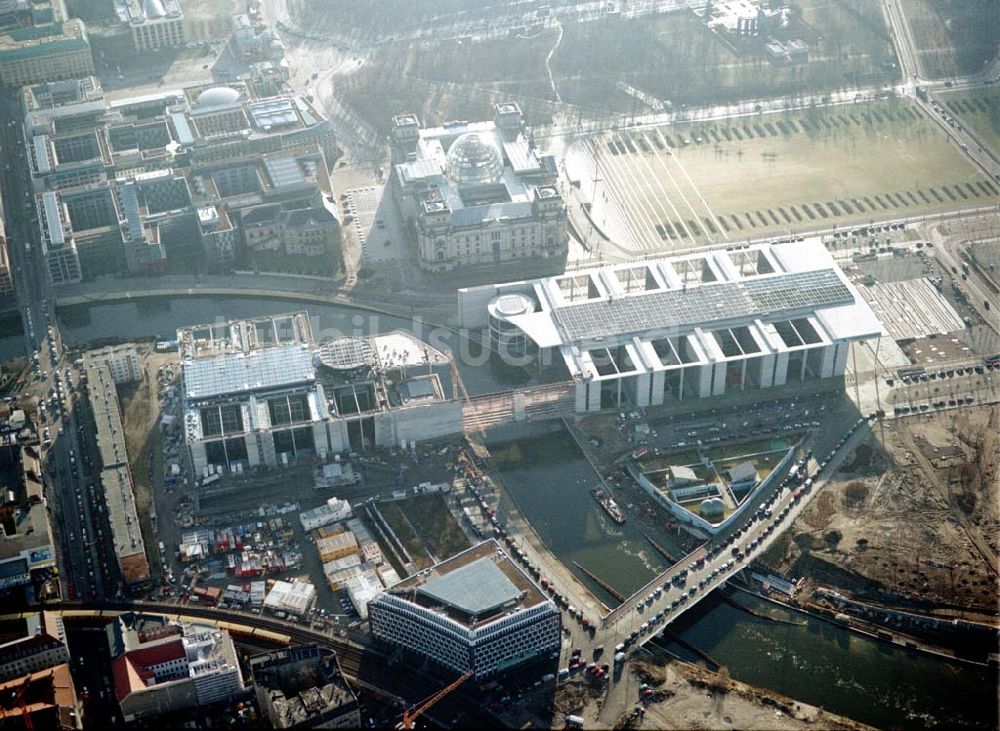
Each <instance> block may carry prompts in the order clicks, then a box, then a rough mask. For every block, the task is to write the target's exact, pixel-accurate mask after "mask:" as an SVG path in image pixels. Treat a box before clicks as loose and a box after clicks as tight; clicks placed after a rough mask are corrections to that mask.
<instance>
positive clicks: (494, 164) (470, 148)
mask: <svg viewBox="0 0 1000 731" xmlns="http://www.w3.org/2000/svg"><path fill="white" fill-rule="evenodd" d="M447 171H448V177H449V178H450V179H451V181H452V182H453V183H455V184H456V185H458V186H459V187H461V186H466V185H492V184H494V183H498V182H500V176H501V175H502V174H503V154H502V153H501V152H500V148H499V147H497V143H496V142H494V141H493V139H492V137H491V136H489V135H483V134H480V133H479V132H466V133H465V134H464V135H462V136H461V137H459V138H458V139H457V140H455V141H454V142H452V143H451V147H450V148H449V149H448V161H447Z"/></svg>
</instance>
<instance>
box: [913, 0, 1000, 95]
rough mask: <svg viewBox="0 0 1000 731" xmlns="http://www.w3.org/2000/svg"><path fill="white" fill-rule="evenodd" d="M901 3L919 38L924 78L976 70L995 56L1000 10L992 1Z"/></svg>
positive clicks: (999, 28)
mask: <svg viewBox="0 0 1000 731" xmlns="http://www.w3.org/2000/svg"><path fill="white" fill-rule="evenodd" d="M900 5H901V7H902V8H903V12H904V13H905V14H906V20H907V22H908V23H909V25H910V31H911V33H912V35H913V37H914V38H915V39H917V41H918V46H919V48H918V50H917V55H918V58H919V63H920V72H921V76H922V77H923V78H928V79H943V78H947V77H949V76H959V75H964V74H974V73H978V72H980V71H982V70H983V68H984V67H985V66H986V64H988V63H989V62H990V61H992V60H993V57H994V56H995V55H996V52H997V39H998V38H1000V12H997V4H996V2H995V1H994V0H903V2H902V3H900Z"/></svg>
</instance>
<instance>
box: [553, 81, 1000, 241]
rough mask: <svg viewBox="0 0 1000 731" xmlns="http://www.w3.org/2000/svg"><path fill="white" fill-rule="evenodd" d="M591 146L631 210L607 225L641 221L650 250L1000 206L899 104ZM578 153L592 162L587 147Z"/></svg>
mask: <svg viewBox="0 0 1000 731" xmlns="http://www.w3.org/2000/svg"><path fill="white" fill-rule="evenodd" d="M591 145H592V149H593V153H592V154H593V155H594V156H596V158H597V161H598V170H599V172H600V175H601V176H602V178H603V179H604V180H605V181H606V184H607V185H609V187H612V188H613V189H614V193H615V197H616V198H617V199H618V200H619V201H620V202H621V207H622V208H623V209H624V212H625V213H624V216H623V215H622V214H621V213H620V212H619V211H618V210H617V209H616V208H614V207H610V208H609V209H608V210H606V211H602V212H601V213H598V214H596V215H598V217H599V218H601V217H604V220H606V221H609V222H610V224H609V225H610V227H611V229H612V230H620V229H621V227H622V225H623V224H621V223H615V221H619V222H620V221H622V220H623V219H628V220H630V221H631V222H632V223H631V230H632V231H633V232H634V233H633V235H632V238H633V239H634V240H635V241H637V242H638V244H637V245H638V246H639V248H644V249H647V250H648V249H655V248H665V249H669V248H686V247H688V246H691V245H692V244H700V243H704V242H705V241H706V240H707V239H708V235H709V234H711V235H712V236H713V237H714V238H715V240H719V239H720V238H721V233H724V234H725V236H726V237H728V238H730V239H732V240H739V239H741V238H747V237H758V236H762V235H769V234H771V235H774V234H779V233H787V232H789V231H790V230H796V229H797V230H802V229H806V228H816V227H820V226H822V227H829V226H852V225H858V224H862V223H868V222H870V221H872V220H881V219H887V218H893V217H898V216H901V215H912V214H913V213H915V212H920V213H931V212H936V211H944V210H949V209H955V208H960V207H973V206H982V205H988V204H992V203H995V202H996V201H997V200H998V197H1000V191H998V189H997V186H996V184H995V183H994V182H992V181H990V180H988V179H987V178H986V176H985V175H984V174H982V173H981V172H979V171H978V170H977V169H976V168H975V167H974V166H973V165H972V164H971V163H970V162H969V160H968V159H967V158H966V157H965V156H964V155H963V154H962V153H961V151H959V150H958V149H957V148H956V147H955V146H954V145H953V144H952V143H951V142H950V140H949V139H948V138H947V136H946V135H945V134H944V132H943V131H942V130H941V129H940V128H939V127H938V126H937V125H936V124H935V123H934V122H933V121H931V120H929V119H927V118H926V117H924V116H923V115H922V114H921V113H920V112H918V111H917V110H916V108H915V107H914V106H913V105H911V104H909V103H908V102H906V101H904V100H900V99H888V100H882V101H874V102H868V101H866V102H859V103H856V104H850V105H843V106H837V107H817V108H814V109H811V110H806V111H802V112H796V113H789V114H774V115H755V116H753V117H745V118H736V119H730V120H725V121H722V122H712V123H707V124H699V123H695V124H692V123H686V124H679V125H670V126H664V127H661V128H658V129H652V130H629V131H624V132H609V133H605V134H604V135H602V136H600V137H599V138H597V139H596V140H592V141H591ZM571 154H588V153H582V152H580V148H579V147H577V148H574V152H573V153H571ZM591 169H592V168H591ZM702 201H704V202H702ZM709 209H710V211H711V214H710V213H709ZM712 214H714V218H712ZM718 229H722V231H721V232H719V231H718Z"/></svg>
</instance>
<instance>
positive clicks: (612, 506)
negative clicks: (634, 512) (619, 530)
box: [590, 488, 625, 525]
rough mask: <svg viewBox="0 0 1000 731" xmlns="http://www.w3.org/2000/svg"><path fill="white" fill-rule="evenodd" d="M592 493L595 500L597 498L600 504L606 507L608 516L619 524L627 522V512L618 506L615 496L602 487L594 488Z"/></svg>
mask: <svg viewBox="0 0 1000 731" xmlns="http://www.w3.org/2000/svg"><path fill="white" fill-rule="evenodd" d="M590 494H591V495H593V496H594V500H596V501H597V502H598V504H599V505H600V506H601V507H602V508H604V512H605V513H607V514H608V517H609V518H611V520H613V521H614V522H615V523H617V524H618V525H623V524H624V523H625V513H623V512H622V509H621V508H619V507H618V503H616V502H615V500H614V498H613V497H611V496H610V495H608V494H607V493H606V492H604V490H601V489H600V488H598V489H597V490H592V491H591V493H590Z"/></svg>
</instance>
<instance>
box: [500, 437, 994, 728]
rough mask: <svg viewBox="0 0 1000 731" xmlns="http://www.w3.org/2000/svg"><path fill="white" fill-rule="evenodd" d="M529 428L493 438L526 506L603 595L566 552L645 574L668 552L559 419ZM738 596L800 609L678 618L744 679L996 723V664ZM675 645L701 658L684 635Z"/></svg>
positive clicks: (914, 716)
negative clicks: (965, 661) (618, 512)
mask: <svg viewBox="0 0 1000 731" xmlns="http://www.w3.org/2000/svg"><path fill="white" fill-rule="evenodd" d="M532 429H533V432H532V434H531V435H530V436H526V437H522V438H514V439H509V438H498V439H495V440H494V443H491V445H490V451H491V452H492V454H493V456H494V458H495V460H496V461H497V464H498V467H499V469H500V473H501V476H502V479H503V482H504V484H505V486H506V488H507V490H508V491H509V492H510V494H511V495H512V497H513V499H514V501H515V502H516V504H517V507H518V508H519V510H520V512H521V513H522V514H523V515H524V516H525V517H527V518H528V520H529V521H530V522H531V523H532V525H533V526H534V527H535V530H536V531H537V532H538V534H539V536H540V537H541V539H542V540H543V541H544V542H545V544H546V546H548V548H549V549H550V550H551V551H552V552H553V553H554V554H556V555H557V556H558V557H559V558H560V559H561V560H562V561H564V562H566V563H567V565H568V566H570V568H571V570H573V571H574V572H576V573H577V575H578V576H581V577H582V578H581V580H582V581H583V582H584V583H585V584H586V585H587V586H589V587H591V588H593V589H594V593H595V594H596V595H597V596H598V597H600V598H601V599H604V600H607V594H606V593H605V592H604V591H602V590H601V589H600V588H597V587H594V585H593V583H592V582H591V581H590V580H589V579H587V578H586V577H585V576H582V574H581V573H580V572H579V571H578V570H577V569H575V568H574V567H572V565H571V564H569V563H568V562H569V561H577V562H579V563H580V564H581V565H583V566H585V567H586V568H587V569H588V570H590V571H591V572H593V573H594V574H596V575H597V576H599V577H601V578H602V579H604V580H605V581H607V582H608V583H609V584H611V585H612V586H614V587H615V588H617V589H618V590H619V591H621V592H622V593H624V594H626V595H627V594H630V593H632V592H633V591H634V590H636V589H638V588H639V587H641V586H643V585H644V584H645V583H646V582H648V581H649V580H650V579H651V578H653V576H654V574H655V573H659V572H660V571H661V570H662V568H663V567H664V566H665V565H666V562H665V561H664V560H663V559H661V558H660V556H659V554H657V553H656V552H655V551H653V550H652V549H651V548H650V547H649V546H648V543H647V541H646V540H645V538H644V537H643V535H642V533H641V532H640V531H639V530H638V529H637V528H635V527H634V526H633V522H634V521H632V520H631V519H630V520H629V522H627V523H626V524H625V525H624V526H621V527H618V526H614V525H613V524H612V523H611V522H610V521H609V520H607V519H606V518H605V516H604V514H603V512H602V511H601V509H600V507H599V506H598V505H597V503H595V502H594V500H593V498H592V497H591V496H590V494H589V490H590V488H592V487H593V486H595V485H597V484H598V480H597V477H596V476H595V475H594V473H593V470H592V469H591V467H590V464H589V463H588V462H587V461H586V459H585V458H584V457H583V455H582V454H581V453H580V450H579V449H578V447H577V446H576V444H575V443H574V442H573V441H572V439H571V438H570V437H569V436H568V435H567V434H566V433H565V431H564V430H553V429H546V430H545V431H541V430H540V429H539V428H538V427H537V426H534V427H532ZM510 433H511V430H509V429H508V430H506V434H505V435H504V437H509V436H510ZM667 548H668V550H671V548H672V547H671V546H667ZM735 598H736V600H737V601H738V602H739V603H741V604H744V605H746V606H749V607H751V608H753V609H755V610H757V611H758V612H762V613H771V614H774V615H775V616H782V617H786V618H789V619H794V620H796V621H803V620H804V621H805V625H804V626H791V625H787V624H778V623H775V622H770V621H768V620H766V619H760V618H758V617H755V616H753V615H751V614H749V613H747V612H743V611H740V610H739V609H737V608H735V607H733V606H731V605H729V604H726V603H724V602H722V601H719V600H716V599H715V598H714V597H713V598H711V599H707V600H705V601H703V602H702V603H701V604H699V605H698V606H697V607H696V608H695V609H692V610H691V611H689V612H688V613H687V614H686V615H684V617H682V618H681V620H679V621H678V622H677V623H675V625H674V626H673V627H672V629H673V630H674V631H675V632H677V633H678V634H679V636H680V637H682V638H683V639H684V640H685V641H686V642H688V643H690V644H691V645H693V646H694V647H697V648H698V649H699V650H702V651H703V652H705V653H707V654H708V655H710V656H711V657H712V658H713V659H714V660H715V661H716V662H718V663H719V664H720V665H725V666H726V667H727V668H728V669H729V671H730V673H731V675H732V676H733V677H734V678H736V679H738V680H742V681H744V682H747V683H750V684H751V685H756V686H760V687H763V688H770V689H772V690H774V691H777V692H778V693H782V694H784V695H787V696H790V697H792V698H795V699H797V700H801V701H804V702H806V703H810V704H813V705H817V706H822V707H823V708H825V709H826V710H828V711H831V712H833V713H839V714H842V715H845V716H848V717H850V718H854V719H857V720H859V721H862V722H864V723H868V724H871V725H874V726H879V727H883V728H932V727H935V726H938V727H941V728H977V729H994V728H996V718H997V675H996V672H991V671H987V670H986V669H981V668H975V667H970V666H964V665H953V664H949V663H946V662H943V661H939V660H935V659H933V658H931V657H928V656H926V655H919V654H916V653H912V652H908V651H906V650H904V649H902V648H897V647H894V646H889V645H886V644H884V643H880V642H876V641H874V640H870V639H867V638H865V637H862V636H860V635H856V634H853V633H851V632H848V631H847V630H844V629H842V628H840V627H837V626H834V625H832V624H830V623H828V622H823V621H821V620H817V619H813V618H804V616H803V615H800V614H798V613H793V612H788V611H786V610H783V609H782V608H780V607H776V606H774V605H772V604H771V603H769V602H766V601H764V600H761V599H758V598H756V597H753V596H749V595H740V594H738V595H736V597H735ZM669 649H670V650H671V651H672V652H674V653H675V654H677V655H679V656H681V657H684V658H685V659H689V660H692V661H696V660H698V658H697V657H695V656H694V655H693V653H690V652H689V651H688V650H686V649H684V648H682V647H679V646H677V645H670V646H669Z"/></svg>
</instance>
